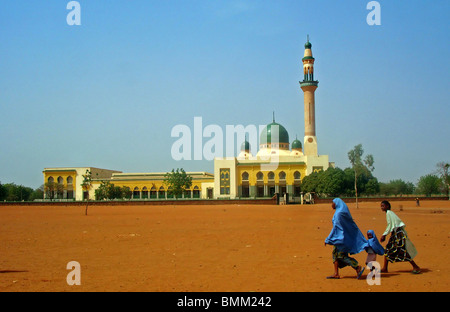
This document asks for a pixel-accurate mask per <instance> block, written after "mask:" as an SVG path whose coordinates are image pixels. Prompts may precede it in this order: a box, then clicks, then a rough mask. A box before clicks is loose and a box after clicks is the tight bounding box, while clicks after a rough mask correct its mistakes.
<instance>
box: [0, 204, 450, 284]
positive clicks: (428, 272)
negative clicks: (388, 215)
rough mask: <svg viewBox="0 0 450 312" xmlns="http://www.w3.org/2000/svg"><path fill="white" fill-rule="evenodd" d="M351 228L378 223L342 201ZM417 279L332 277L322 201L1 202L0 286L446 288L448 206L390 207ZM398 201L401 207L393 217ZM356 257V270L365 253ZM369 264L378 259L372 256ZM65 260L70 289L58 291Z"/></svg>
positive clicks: (401, 270) (400, 272)
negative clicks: (75, 281)
mask: <svg viewBox="0 0 450 312" xmlns="http://www.w3.org/2000/svg"><path fill="white" fill-rule="evenodd" d="M348 205H349V208H350V211H351V213H352V215H353V218H354V219H355V221H356V222H357V224H358V226H359V227H360V229H361V231H363V233H365V232H366V231H367V230H368V229H373V230H374V231H375V233H376V234H377V235H378V237H380V236H381V234H382V232H383V231H384V229H385V227H386V219H385V214H384V213H383V212H382V211H381V210H380V208H379V203H360V208H359V209H356V208H355V206H354V204H352V203H350V204H348ZM392 206H393V211H394V212H396V213H397V214H398V215H399V216H400V218H401V219H402V220H403V221H404V222H405V223H406V225H407V227H406V230H407V231H408V234H409V236H410V238H411V240H412V241H413V243H414V244H415V245H416V247H417V250H418V251H419V254H418V256H417V257H416V259H415V260H416V263H417V264H418V265H419V266H420V267H421V268H422V272H423V273H422V274H419V275H414V274H411V273H410V270H411V265H410V264H409V263H394V264H390V267H389V268H390V272H389V273H387V274H382V275H381V285H379V286H378V285H373V286H370V285H368V284H367V282H366V279H365V276H366V275H367V274H366V273H364V275H363V278H362V279H360V280H357V279H356V278H355V273H354V271H353V270H352V269H351V268H348V267H347V268H344V269H342V270H341V271H340V273H341V279H340V280H327V279H326V276H328V275H331V274H332V273H333V265H332V260H331V251H332V247H331V246H326V247H325V246H324V243H323V242H324V239H325V238H326V237H327V236H328V234H329V232H330V230H331V227H332V225H331V218H332V216H333V212H334V211H333V210H332V209H331V206H330V205H329V204H321V205H314V206H298V205H290V206H263V205H255V206H252V205H230V206H225V205H223V206H115V207H96V206H91V207H90V208H89V215H88V216H85V215H84V207H64V206H60V207H59V206H58V207H45V206H39V207H37V206H36V207H33V206H14V207H13V206H6V207H5V206H3V207H0V291H2V292H19V291H23V292H32V291H44V292H64V291H67V292H72V291H86V292H96V291H113V292H116V291H127V292H131V291H145V292H147V291H150V292H186V291H188V292H197V291H199V292H203V291H211V292H229V291H236V292H237V291H239V292H240V291H244V292H247V291H256V292H266V291H268V292H298V291H300V292H302V291H314V292H322V291H361V292H366V291H419V292H434V291H444V292H448V291H450V286H449V282H450V273H449V272H450V271H449V269H448V268H447V267H446V264H445V263H446V259H448V258H449V256H450V253H449V250H450V249H449V246H450V242H449V238H450V226H449V225H450V202H449V201H422V202H421V207H419V208H416V207H415V202H392ZM400 206H402V208H403V211H400ZM355 258H356V259H357V260H358V261H359V262H360V263H362V264H364V261H365V258H366V253H365V252H362V253H360V254H358V255H356V256H355ZM378 260H380V262H382V259H381V257H378ZM69 261H77V262H79V263H80V265H81V285H80V286H69V285H68V284H67V282H66V277H67V274H69V272H70V271H71V270H68V269H66V265H67V263H68V262H69Z"/></svg>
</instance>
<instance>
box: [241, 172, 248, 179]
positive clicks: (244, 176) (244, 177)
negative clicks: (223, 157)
mask: <svg viewBox="0 0 450 312" xmlns="http://www.w3.org/2000/svg"><path fill="white" fill-rule="evenodd" d="M242 181H248V172H244V173H243V174H242Z"/></svg>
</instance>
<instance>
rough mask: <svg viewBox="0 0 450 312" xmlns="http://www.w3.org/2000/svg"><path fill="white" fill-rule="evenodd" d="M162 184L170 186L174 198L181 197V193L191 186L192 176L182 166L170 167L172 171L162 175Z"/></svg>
mask: <svg viewBox="0 0 450 312" xmlns="http://www.w3.org/2000/svg"><path fill="white" fill-rule="evenodd" d="M164 184H165V185H166V186H167V188H170V187H171V193H172V194H173V195H175V198H178V197H181V194H183V192H184V191H185V190H187V189H189V188H190V187H191V186H192V177H191V176H189V175H188V174H187V173H186V172H185V171H184V170H183V168H181V169H177V170H176V171H175V170H174V169H172V172H168V173H166V174H165V175H164Z"/></svg>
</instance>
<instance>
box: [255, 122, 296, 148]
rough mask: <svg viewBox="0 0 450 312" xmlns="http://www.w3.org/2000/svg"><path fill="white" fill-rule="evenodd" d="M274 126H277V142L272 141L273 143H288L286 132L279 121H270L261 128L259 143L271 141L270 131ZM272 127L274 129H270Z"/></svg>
mask: <svg viewBox="0 0 450 312" xmlns="http://www.w3.org/2000/svg"><path fill="white" fill-rule="evenodd" d="M275 126H278V133H279V142H274V143H288V144H289V134H288V132H287V131H286V129H285V128H284V127H283V126H282V125H280V124H279V123H276V122H272V123H270V124H268V125H267V126H266V127H265V128H264V129H263V131H262V132H261V136H260V138H259V144H267V143H272V132H273V131H275V130H274V129H275ZM272 127H274V129H272ZM275 140H276V139H275Z"/></svg>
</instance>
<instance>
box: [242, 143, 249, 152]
mask: <svg viewBox="0 0 450 312" xmlns="http://www.w3.org/2000/svg"><path fill="white" fill-rule="evenodd" d="M241 151H242V152H248V151H250V143H249V142H248V141H247V140H245V141H244V143H242V145H241Z"/></svg>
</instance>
